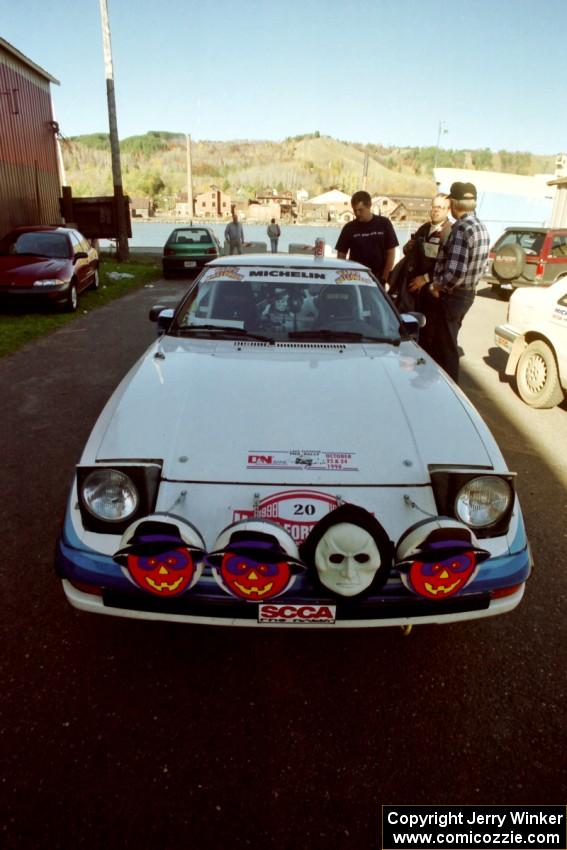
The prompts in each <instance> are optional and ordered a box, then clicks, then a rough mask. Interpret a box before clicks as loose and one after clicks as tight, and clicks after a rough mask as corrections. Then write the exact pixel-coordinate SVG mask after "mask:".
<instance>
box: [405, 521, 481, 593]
mask: <svg viewBox="0 0 567 850" xmlns="http://www.w3.org/2000/svg"><path fill="white" fill-rule="evenodd" d="M489 555H490V553H489V552H487V551H486V550H485V549H481V548H480V547H479V545H478V541H477V539H476V537H475V535H474V534H473V532H472V531H471V530H470V528H467V526H466V525H463V523H460V522H458V521H457V520H453V519H450V518H446V517H437V518H435V519H431V520H429V519H428V520H423V521H422V522H418V523H416V525H413V526H412V527H411V528H409V529H408V530H407V531H406V532H405V534H403V535H402V537H401V538H400V540H399V542H398V545H397V547H396V568H397V569H398V570H399V572H400V577H401V579H402V582H403V583H404V585H405V587H407V589H408V590H411V591H412V592H413V593H416V594H417V595H418V596H423V597H425V598H426V599H436V600H441V599H447V598H449V597H451V596H456V595H457V594H459V593H461V591H462V590H464V588H465V587H466V586H467V585H469V584H470V583H471V582H472V580H473V579H474V577H475V576H476V574H477V572H478V568H479V566H480V564H481V563H482V561H484V560H486V558H488V557H489Z"/></svg>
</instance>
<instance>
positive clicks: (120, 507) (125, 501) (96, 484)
mask: <svg viewBox="0 0 567 850" xmlns="http://www.w3.org/2000/svg"><path fill="white" fill-rule="evenodd" d="M82 497H83V501H84V503H85V507H86V509H87V510H88V511H90V512H91V513H92V514H93V516H95V517H96V518H97V519H102V520H105V521H106V522H121V521H122V520H124V519H128V518H129V517H131V516H133V514H135V513H136V511H137V509H138V505H139V504H140V496H139V495H138V491H137V490H136V486H135V484H134V482H133V481H132V479H131V478H130V477H129V476H128V475H125V474H124V472H118V470H116V469H98V470H95V472H91V473H90V475H88V476H87V478H86V479H85V481H84V482H83V488H82Z"/></svg>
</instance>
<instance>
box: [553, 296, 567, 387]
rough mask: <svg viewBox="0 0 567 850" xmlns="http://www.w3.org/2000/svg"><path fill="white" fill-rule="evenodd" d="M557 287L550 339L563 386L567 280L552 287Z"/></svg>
mask: <svg viewBox="0 0 567 850" xmlns="http://www.w3.org/2000/svg"><path fill="white" fill-rule="evenodd" d="M556 288H559V290H560V292H559V297H557V296H555V297H554V298H553V303H552V305H551V308H552V314H551V318H550V322H549V325H550V334H549V336H550V339H551V342H552V343H553V346H554V348H555V355H556V357H557V365H558V366H559V373H560V375H561V383H562V384H563V386H565V384H566V383H567V282H566V283H564V284H563V283H557V284H556V285H555V286H554V287H553V289H556Z"/></svg>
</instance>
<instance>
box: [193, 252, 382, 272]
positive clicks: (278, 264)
mask: <svg viewBox="0 0 567 850" xmlns="http://www.w3.org/2000/svg"><path fill="white" fill-rule="evenodd" d="M212 266H262V267H264V268H302V269H303V268H305V267H309V268H314V269H323V270H327V269H357V270H361V271H365V272H367V271H368V269H367V267H366V266H363V265H362V264H361V263H355V262H354V261H353V260H338V259H336V258H333V257H313V256H312V255H311V254H308V255H302V254H276V255H275V256H274V254H239V255H238V256H236V255H234V254H232V255H225V256H223V257H218V258H217V259H216V260H212V261H211V262H210V263H207V267H208V268H210V267H212Z"/></svg>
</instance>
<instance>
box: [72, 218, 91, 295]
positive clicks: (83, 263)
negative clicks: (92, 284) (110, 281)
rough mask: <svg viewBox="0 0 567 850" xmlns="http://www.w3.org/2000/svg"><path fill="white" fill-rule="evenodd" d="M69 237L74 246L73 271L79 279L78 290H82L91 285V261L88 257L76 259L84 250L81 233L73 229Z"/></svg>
mask: <svg viewBox="0 0 567 850" xmlns="http://www.w3.org/2000/svg"><path fill="white" fill-rule="evenodd" d="M69 238H70V240H71V245H72V248H73V272H74V275H75V280H76V281H77V292H81V291H82V290H83V289H85V288H86V287H87V286H88V285H89V261H88V259H87V258H79V259H75V258H76V257H77V254H79V253H83V252H84V248H83V245H82V244H81V237H80V234H79V233H77V231H76V230H71V231H70V232H69Z"/></svg>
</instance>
